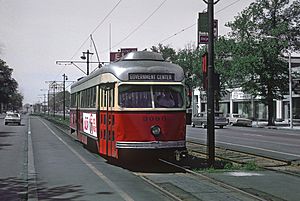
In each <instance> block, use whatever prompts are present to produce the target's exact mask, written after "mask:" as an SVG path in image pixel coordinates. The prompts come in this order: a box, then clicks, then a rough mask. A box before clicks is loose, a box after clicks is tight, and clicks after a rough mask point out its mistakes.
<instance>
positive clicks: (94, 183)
mask: <svg viewBox="0 0 300 201" xmlns="http://www.w3.org/2000/svg"><path fill="white" fill-rule="evenodd" d="M0 125H1V126H0V130H1V133H0V137H1V144H0V146H1V148H0V151H1V154H0V160H1V163H0V164H1V165H0V170H1V171H0V172H1V173H0V180H1V189H0V197H1V199H2V200H27V198H28V199H31V200H37V198H38V199H39V200H56V199H60V200H97V199H98V200H99V198H101V200H113V201H115V200H169V199H167V198H166V197H165V195H163V194H162V193H161V192H160V191H158V190H157V189H155V188H154V187H152V186H151V185H149V184H146V183H145V182H143V180H141V179H140V178H139V177H138V176H135V175H134V174H131V173H130V171H128V170H126V169H122V168H120V167H118V166H113V165H111V164H109V163H107V161H106V160H105V159H103V158H102V157H100V156H98V155H95V154H92V153H90V152H88V151H87V150H85V149H83V148H82V146H81V144H78V143H77V142H76V141H74V140H73V139H71V138H70V137H69V136H67V135H64V134H62V133H61V132H59V131H57V129H56V128H55V127H53V126H51V125H50V124H49V123H46V121H45V120H42V119H40V118H38V117H30V118H29V117H28V116H23V119H22V126H15V125H10V126H4V125H3V119H1V121H0ZM27 137H28V141H27ZM27 145H28V146H27ZM79 145H80V146H79ZM27 154H28V155H27ZM27 180H28V183H27V182H26V181H27ZM27 184H28V197H27V195H26V194H27V192H26V191H27V189H26V187H27Z"/></svg>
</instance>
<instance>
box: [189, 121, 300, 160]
mask: <svg viewBox="0 0 300 201" xmlns="http://www.w3.org/2000/svg"><path fill="white" fill-rule="evenodd" d="M206 138H207V129H203V128H197V127H196V128H193V127H191V126H187V140H192V141H197V142H201V143H206ZM215 139H216V145H217V146H220V147H225V148H230V149H234V150H239V151H245V152H247V153H253V154H258V155H263V156H268V157H272V158H276V159H281V160H287V161H300V131H299V130H287V129H266V128H255V127H236V126H227V127H225V128H224V129H219V128H216V129H215Z"/></svg>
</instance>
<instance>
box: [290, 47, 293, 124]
mask: <svg viewBox="0 0 300 201" xmlns="http://www.w3.org/2000/svg"><path fill="white" fill-rule="evenodd" d="M289 94H290V97H289V102H290V128H291V129H292V128H293V94H292V62H291V52H290V51H289Z"/></svg>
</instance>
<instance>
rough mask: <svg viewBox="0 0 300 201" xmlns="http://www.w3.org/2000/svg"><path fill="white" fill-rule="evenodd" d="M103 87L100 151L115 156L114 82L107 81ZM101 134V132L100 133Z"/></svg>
mask: <svg viewBox="0 0 300 201" xmlns="http://www.w3.org/2000/svg"><path fill="white" fill-rule="evenodd" d="M101 89H102V101H103V108H105V110H102V115H101V116H102V125H101V131H100V132H102V135H101V139H100V153H102V154H104V155H107V156H115V133H114V122H115V120H114V114H113V107H114V83H106V84H104V85H102V86H101ZM100 134H101V133H100Z"/></svg>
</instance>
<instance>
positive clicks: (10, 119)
mask: <svg viewBox="0 0 300 201" xmlns="http://www.w3.org/2000/svg"><path fill="white" fill-rule="evenodd" d="M9 123H11V124H18V125H21V115H20V114H19V113H16V112H8V113H6V116H5V118H4V125H8V124H9Z"/></svg>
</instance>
